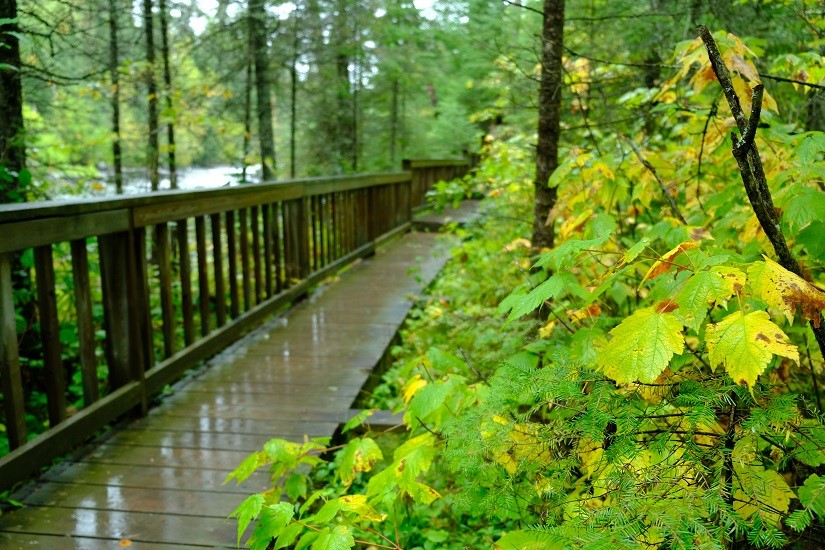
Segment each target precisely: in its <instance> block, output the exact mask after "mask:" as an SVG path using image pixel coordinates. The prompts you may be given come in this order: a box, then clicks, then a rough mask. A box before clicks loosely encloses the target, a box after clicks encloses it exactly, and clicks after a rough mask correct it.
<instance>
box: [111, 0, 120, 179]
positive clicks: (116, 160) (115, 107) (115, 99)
mask: <svg viewBox="0 0 825 550" xmlns="http://www.w3.org/2000/svg"><path fill="white" fill-rule="evenodd" d="M117 12H118V9H117V0H109V73H110V75H111V78H112V136H114V139H112V163H113V168H114V176H115V190H116V191H117V194H118V195H120V194H122V193H123V159H122V157H123V155H122V153H121V149H120V143H121V140H120V68H119V67H120V53H119V46H118V39H117V29H118V27H117Z"/></svg>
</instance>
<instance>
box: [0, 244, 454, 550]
mask: <svg viewBox="0 0 825 550" xmlns="http://www.w3.org/2000/svg"><path fill="white" fill-rule="evenodd" d="M445 259H446V252H445V247H444V245H443V244H442V243H440V242H439V239H438V237H435V236H433V235H428V234H421V233H411V234H408V235H406V236H404V237H402V238H401V239H400V240H398V241H396V242H394V243H392V244H390V245H389V246H387V247H385V248H383V249H380V250H379V251H378V253H377V254H376V255H375V256H374V257H372V258H369V259H367V260H364V261H362V262H361V263H359V264H358V265H356V266H354V267H353V268H352V269H350V270H349V271H347V272H346V273H344V274H343V275H342V276H341V277H340V280H338V281H336V282H334V283H332V284H330V285H328V286H326V287H324V288H323V289H322V290H320V291H319V292H316V293H315V294H314V295H313V296H312V297H311V298H310V299H308V300H306V301H304V302H303V303H301V304H299V305H298V306H297V307H295V308H294V309H293V310H292V311H290V312H289V313H288V314H287V315H285V316H283V317H279V318H276V319H273V320H271V321H270V322H268V323H267V324H266V325H265V326H263V327H261V328H260V329H258V330H256V331H255V332H253V333H252V334H250V335H249V336H248V337H246V338H244V339H243V340H241V341H240V342H238V343H237V344H236V345H234V346H233V347H232V348H230V349H228V350H226V351H224V352H223V353H221V354H220V355H219V356H217V357H216V358H214V359H213V360H212V361H211V362H210V367H209V368H207V369H204V370H203V371H202V372H201V373H200V374H197V375H195V376H192V377H190V379H189V380H188V381H186V382H184V383H182V384H179V385H178V386H177V387H176V388H175V392H174V394H173V395H171V396H170V397H168V398H167V399H165V400H164V401H163V402H162V404H161V405H160V406H158V407H156V408H155V409H154V410H152V411H151V412H150V414H149V415H148V416H147V417H145V418H143V419H140V420H138V421H135V422H133V423H131V424H128V425H125V426H122V427H121V429H119V430H117V431H114V432H113V433H111V434H107V435H106V436H105V437H103V438H101V440H100V441H99V442H98V444H97V445H94V446H92V447H91V450H89V452H88V453H87V454H85V455H82V456H80V457H79V458H77V459H76V460H68V461H67V462H66V463H65V464H63V465H61V466H59V467H57V468H55V469H53V470H52V471H51V472H49V473H48V474H46V475H45V476H44V477H43V478H42V479H41V480H40V481H39V482H37V483H36V484H34V486H33V487H31V488H30V491H28V494H27V495H26V496H25V497H24V498H23V501H24V503H25V505H26V506H25V507H24V508H22V509H20V510H17V511H15V512H12V513H9V514H6V515H3V516H0V548H3V549H17V548H31V547H33V546H40V547H44V548H55V549H63V548H78V549H97V548H118V547H130V548H137V549H141V548H147V549H153V548H174V549H181V548H197V547H201V548H202V547H227V548H228V547H232V548H234V547H235V529H236V527H235V523H234V522H233V521H226V517H227V515H228V514H229V513H230V512H231V511H232V510H233V509H234V508H235V506H237V505H238V504H239V503H240V502H241V500H243V498H244V497H245V495H248V494H250V493H252V492H255V491H259V490H261V489H263V488H265V487H266V483H267V479H266V476H265V475H263V474H255V475H253V476H252V477H251V478H250V480H249V481H247V482H246V483H245V484H243V485H241V486H240V487H236V486H235V485H234V484H230V485H222V482H223V480H224V478H225V477H226V474H227V473H228V472H229V471H230V470H232V469H233V468H235V467H236V466H237V465H238V464H239V463H240V461H241V460H243V458H245V457H246V456H247V455H248V454H249V453H250V452H252V451H255V450H257V449H259V448H260V447H261V445H262V444H263V443H264V442H265V441H266V440H267V439H269V438H272V437H281V438H286V439H293V440H300V439H302V438H303V437H304V434H308V435H309V436H312V437H317V436H329V435H332V433H333V432H334V431H335V429H336V428H337V426H338V424H339V423H340V421H341V420H342V419H343V418H344V416H345V415H346V413H347V411H348V410H349V409H350V407H351V406H352V404H353V400H354V399H355V397H356V396H357V394H358V391H359V389H360V388H361V386H362V385H363V383H364V382H365V381H366V379H367V376H368V374H369V372H370V370H371V369H372V368H373V367H374V366H375V365H376V364H377V363H378V361H379V360H380V358H381V357H382V355H383V354H384V351H385V350H386V348H387V346H388V345H389V344H390V342H391V340H392V338H393V336H394V334H395V332H396V330H397V328H398V327H399V325H400V324H401V322H402V321H403V320H404V317H405V316H406V314H407V311H408V310H409V308H410V306H411V304H412V302H411V301H410V300H411V298H412V297H414V296H415V295H417V294H419V293H420V292H421V290H422V289H423V287H424V286H425V285H426V284H428V283H429V281H431V280H432V278H433V277H434V276H435V275H436V274H437V273H438V270H439V269H440V268H441V266H442V265H443V263H444V261H445Z"/></svg>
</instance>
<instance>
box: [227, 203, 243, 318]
mask: <svg viewBox="0 0 825 550" xmlns="http://www.w3.org/2000/svg"><path fill="white" fill-rule="evenodd" d="M235 233H236V232H235V211H234V210H227V212H226V258H227V261H228V263H229V314H230V315H231V316H232V318H233V319H235V318H237V317H238V315H240V304H239V302H240V297H239V296H238V244H237V240H236V238H235Z"/></svg>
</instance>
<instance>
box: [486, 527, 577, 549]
mask: <svg viewBox="0 0 825 550" xmlns="http://www.w3.org/2000/svg"><path fill="white" fill-rule="evenodd" d="M566 548H569V546H568V543H567V541H565V540H564V539H562V538H561V537H558V536H556V535H553V534H551V533H544V532H541V531H511V532H509V533H507V534H506V535H504V536H503V537H501V538H500V539H498V542H496V544H495V550H556V549H558V550H565V549H566Z"/></svg>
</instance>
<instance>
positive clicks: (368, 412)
mask: <svg viewBox="0 0 825 550" xmlns="http://www.w3.org/2000/svg"><path fill="white" fill-rule="evenodd" d="M373 414H375V409H364V410H363V411H360V412H359V413H358V414H356V415H355V416H353V417H352V418H350V419H349V421H348V422H347V423H346V424H344V427H343V428H341V433H343V434H345V433H347V432H348V431H350V430H352V429H355V428H357V427H358V426H360V425H361V424H363V423H364V420H366V419H367V418H369V417H370V416H372V415H373Z"/></svg>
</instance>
